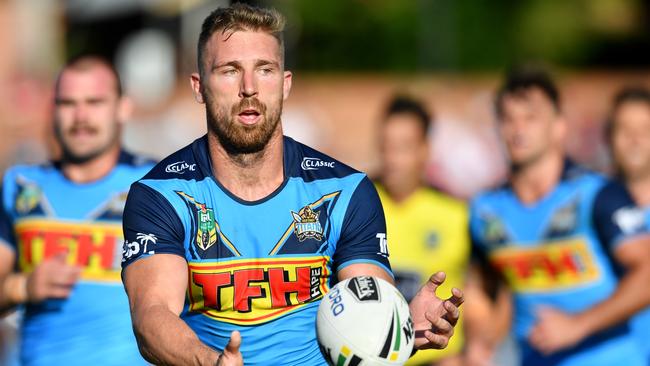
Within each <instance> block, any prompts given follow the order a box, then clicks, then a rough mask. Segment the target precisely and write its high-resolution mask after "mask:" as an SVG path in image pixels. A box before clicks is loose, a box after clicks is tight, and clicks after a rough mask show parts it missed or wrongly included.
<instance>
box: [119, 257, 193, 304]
mask: <svg viewBox="0 0 650 366" xmlns="http://www.w3.org/2000/svg"><path fill="white" fill-rule="evenodd" d="M187 271H188V270H187V262H186V261H185V259H184V258H183V257H180V256H178V255H174V254H156V255H152V256H150V257H147V258H142V259H139V260H137V261H135V262H133V263H131V264H130V265H129V266H127V267H126V268H125V269H124V270H123V272H122V276H123V281H124V287H125V288H126V292H127V295H128V296H129V303H130V305H131V312H132V313H133V316H134V317H137V315H138V314H139V313H140V312H142V311H146V309H147V308H149V307H152V306H164V307H166V308H168V309H169V310H170V311H171V312H173V313H174V314H176V315H179V314H180V313H181V311H183V306H184V303H185V293H186V291H187V276H188V274H187V273H188V272H187Z"/></svg>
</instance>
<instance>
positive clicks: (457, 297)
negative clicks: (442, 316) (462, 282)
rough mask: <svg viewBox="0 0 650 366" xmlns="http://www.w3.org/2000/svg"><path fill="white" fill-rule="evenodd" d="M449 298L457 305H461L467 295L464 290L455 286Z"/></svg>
mask: <svg viewBox="0 0 650 366" xmlns="http://www.w3.org/2000/svg"><path fill="white" fill-rule="evenodd" d="M447 300H449V301H451V303H452V304H454V305H456V307H459V306H461V305H462V304H463V303H464V302H465V295H464V294H463V291H461V290H460V289H457V288H455V287H454V288H452V289H451V296H450V297H449V298H448V299H447Z"/></svg>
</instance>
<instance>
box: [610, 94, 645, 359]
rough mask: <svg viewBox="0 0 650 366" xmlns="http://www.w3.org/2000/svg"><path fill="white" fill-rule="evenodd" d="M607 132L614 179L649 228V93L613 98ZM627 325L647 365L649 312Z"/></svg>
mask: <svg viewBox="0 0 650 366" xmlns="http://www.w3.org/2000/svg"><path fill="white" fill-rule="evenodd" d="M607 132H608V133H607V136H608V140H609V143H610V146H611V149H612V156H613V158H614V166H615V167H616V173H617V178H619V179H621V180H622V181H623V182H624V183H625V186H626V187H627V189H628V191H629V192H630V195H631V196H632V198H633V200H634V202H635V203H636V204H637V206H639V207H640V208H641V209H642V210H643V211H644V212H645V221H646V223H647V224H648V225H650V90H648V89H647V88H644V87H627V88H624V89H622V90H620V91H619V92H618V93H617V94H616V96H615V97H614V102H613V105H612V110H611V112H610V115H609V119H608V124H607ZM630 326H631V327H632V331H633V333H634V334H635V335H636V336H637V340H638V341H639V344H640V345H641V347H642V349H643V352H644V354H645V357H646V360H647V362H648V364H650V342H648V340H649V339H650V309H646V310H644V311H642V312H640V313H639V314H637V315H636V316H635V317H634V318H633V319H632V320H631V322H630Z"/></svg>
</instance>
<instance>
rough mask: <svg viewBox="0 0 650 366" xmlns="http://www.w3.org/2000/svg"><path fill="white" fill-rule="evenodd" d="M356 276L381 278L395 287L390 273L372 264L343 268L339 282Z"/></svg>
mask: <svg viewBox="0 0 650 366" xmlns="http://www.w3.org/2000/svg"><path fill="white" fill-rule="evenodd" d="M356 276H372V277H377V278H381V279H382V280H384V281H387V282H388V283H390V284H391V285H393V286H395V280H394V279H393V277H392V276H391V275H390V274H388V272H386V270H385V269H383V268H381V267H380V266H376V265H374V264H370V263H355V264H351V265H349V266H347V267H344V268H342V269H341V270H339V271H338V273H337V277H338V279H339V281H343V280H345V279H347V278H352V277H356Z"/></svg>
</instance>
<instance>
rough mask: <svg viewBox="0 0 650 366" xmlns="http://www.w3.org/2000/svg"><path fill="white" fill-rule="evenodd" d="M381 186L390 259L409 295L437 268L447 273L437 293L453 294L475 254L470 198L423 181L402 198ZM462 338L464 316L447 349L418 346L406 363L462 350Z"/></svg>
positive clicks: (463, 278) (435, 357) (430, 360)
mask: <svg viewBox="0 0 650 366" xmlns="http://www.w3.org/2000/svg"><path fill="white" fill-rule="evenodd" d="M377 191H378V192H379V197H380V198H381V202H382V205H383V206H384V213H385V215H386V225H387V239H388V252H389V253H390V264H391V267H392V269H393V272H394V274H395V281H396V283H397V287H398V289H399V290H400V292H402V294H403V295H404V297H405V298H406V299H407V300H409V301H410V300H411V298H412V297H413V296H414V295H415V294H416V293H417V291H418V289H419V288H420V287H421V286H422V284H424V283H425V281H426V280H427V279H428V278H429V276H430V275H431V274H433V273H435V272H437V271H444V272H445V273H446V274H447V280H446V281H445V283H444V284H443V285H442V286H441V287H440V288H439V289H438V291H437V293H438V296H440V297H441V298H443V299H444V298H447V297H449V296H450V295H451V288H452V287H457V288H461V289H462V288H463V284H464V281H465V272H466V270H467V265H468V261H469V255H470V243H469V234H468V229H467V222H468V221H467V220H468V213H467V207H466V205H465V203H464V202H462V201H460V200H457V199H455V198H452V197H450V196H447V195H445V194H442V193H440V192H437V191H435V190H433V189H431V188H424V187H423V188H420V189H418V190H417V191H416V192H414V193H413V194H412V195H411V196H410V197H408V198H407V199H406V200H405V201H403V202H400V203H397V202H395V201H393V200H392V199H391V198H390V197H389V196H388V193H387V192H386V190H385V189H384V188H383V187H382V186H381V185H377ZM463 342H464V334H463V324H462V317H461V321H459V323H458V325H457V326H456V329H455V333H454V336H453V337H452V338H451V341H450V342H449V345H448V346H447V348H446V349H444V350H442V351H439V350H427V351H418V353H416V354H415V356H414V357H412V358H411V359H410V360H409V362H408V363H407V365H421V364H427V363H431V362H434V361H436V360H439V359H441V358H444V357H447V356H451V355H455V354H458V353H459V352H460V351H461V349H462V346H463Z"/></svg>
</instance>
